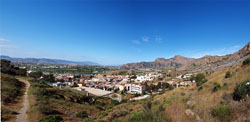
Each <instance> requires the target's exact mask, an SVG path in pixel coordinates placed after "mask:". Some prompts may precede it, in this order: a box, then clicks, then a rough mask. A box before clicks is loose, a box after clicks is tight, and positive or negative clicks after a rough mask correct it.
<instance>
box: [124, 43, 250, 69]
mask: <svg viewBox="0 0 250 122" xmlns="http://www.w3.org/2000/svg"><path fill="white" fill-rule="evenodd" d="M249 54H250V42H249V43H248V44H246V45H245V46H244V47H243V48H242V49H240V50H239V51H237V52H235V53H234V54H228V55H224V56H204V57H202V58H198V59H195V58H187V57H183V56H179V55H176V56H175V57H173V58H170V59H164V58H157V59H156V60H155V61H153V62H139V63H128V64H124V65H122V66H121V68H126V69H144V68H169V69H177V70H186V71H192V72H197V71H204V70H217V69H222V68H224V67H226V66H231V65H234V64H237V63H239V62H240V61H242V60H243V59H245V58H246V57H248V56H249Z"/></svg>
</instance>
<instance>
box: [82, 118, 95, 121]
mask: <svg viewBox="0 0 250 122" xmlns="http://www.w3.org/2000/svg"><path fill="white" fill-rule="evenodd" d="M82 122H94V120H93V119H91V118H85V119H83V120H82Z"/></svg>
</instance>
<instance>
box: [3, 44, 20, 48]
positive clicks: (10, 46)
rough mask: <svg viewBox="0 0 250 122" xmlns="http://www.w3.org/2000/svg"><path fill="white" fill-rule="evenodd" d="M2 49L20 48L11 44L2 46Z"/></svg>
mask: <svg viewBox="0 0 250 122" xmlns="http://www.w3.org/2000/svg"><path fill="white" fill-rule="evenodd" d="M0 48H18V46H16V45H10V44H0Z"/></svg>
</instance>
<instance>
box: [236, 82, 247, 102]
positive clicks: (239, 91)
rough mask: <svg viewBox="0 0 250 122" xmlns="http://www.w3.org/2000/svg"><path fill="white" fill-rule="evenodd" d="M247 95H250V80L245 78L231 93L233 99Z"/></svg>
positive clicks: (239, 98)
mask: <svg viewBox="0 0 250 122" xmlns="http://www.w3.org/2000/svg"><path fill="white" fill-rule="evenodd" d="M247 95H250V80H249V79H248V80H245V81H244V82H242V83H240V84H238V85H237V86H236V87H235V89H234V93H233V99H234V100H237V101H239V100H241V99H244V98H245V97H246V96H247Z"/></svg>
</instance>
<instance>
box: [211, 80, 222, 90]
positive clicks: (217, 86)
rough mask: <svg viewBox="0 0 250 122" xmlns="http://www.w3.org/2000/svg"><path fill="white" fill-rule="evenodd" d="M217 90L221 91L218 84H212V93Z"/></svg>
mask: <svg viewBox="0 0 250 122" xmlns="http://www.w3.org/2000/svg"><path fill="white" fill-rule="evenodd" d="M219 89H221V86H220V84H219V83H218V82H214V88H213V90H212V91H213V92H216V91H218V90H219Z"/></svg>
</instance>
